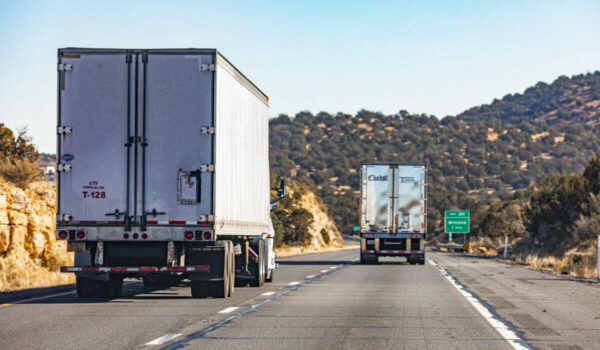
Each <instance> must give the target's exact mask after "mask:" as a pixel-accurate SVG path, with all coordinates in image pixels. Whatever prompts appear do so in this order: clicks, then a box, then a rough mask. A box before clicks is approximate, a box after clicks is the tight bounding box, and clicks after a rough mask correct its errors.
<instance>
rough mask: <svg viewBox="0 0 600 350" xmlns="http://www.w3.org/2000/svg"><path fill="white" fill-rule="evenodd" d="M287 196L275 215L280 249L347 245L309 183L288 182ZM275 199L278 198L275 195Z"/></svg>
mask: <svg viewBox="0 0 600 350" xmlns="http://www.w3.org/2000/svg"><path fill="white" fill-rule="evenodd" d="M286 191H287V193H286V195H285V197H284V198H282V199H281V200H279V201H278V202H277V206H276V207H275V209H274V210H273V212H272V214H271V219H272V221H273V228H274V229H275V231H276V235H275V243H276V246H277V247H281V246H284V245H285V246H291V245H298V244H300V245H302V246H304V242H306V245H307V246H309V247H310V248H312V249H313V250H315V249H316V250H318V249H322V248H325V247H329V246H339V245H343V244H344V240H343V238H342V235H341V233H340V231H339V230H338V229H337V227H336V224H335V222H334V221H333V219H332V218H331V216H330V215H329V213H328V212H327V208H326V206H325V205H324V204H323V201H322V200H321V199H320V198H319V197H318V196H316V195H315V193H314V192H313V190H312V189H311V188H310V186H308V185H307V184H305V183H302V182H299V181H293V180H292V181H288V183H287V185H286ZM273 199H274V196H273Z"/></svg>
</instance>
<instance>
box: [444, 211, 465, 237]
mask: <svg viewBox="0 0 600 350" xmlns="http://www.w3.org/2000/svg"><path fill="white" fill-rule="evenodd" d="M470 224H471V220H470V216H469V211H468V210H446V214H445V219H444V229H445V230H446V233H469V228H470V227H471V225H470Z"/></svg>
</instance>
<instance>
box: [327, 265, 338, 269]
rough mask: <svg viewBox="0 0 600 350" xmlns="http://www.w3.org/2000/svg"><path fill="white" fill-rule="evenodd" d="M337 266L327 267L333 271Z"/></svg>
mask: <svg viewBox="0 0 600 350" xmlns="http://www.w3.org/2000/svg"><path fill="white" fill-rule="evenodd" d="M336 267H337V266H329V268H330V269H335V268H336Z"/></svg>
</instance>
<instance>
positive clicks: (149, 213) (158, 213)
mask: <svg viewBox="0 0 600 350" xmlns="http://www.w3.org/2000/svg"><path fill="white" fill-rule="evenodd" d="M165 214H166V213H164V212H158V211H156V209H152V211H149V212H148V211H147V212H146V215H152V216H153V217H156V216H157V215H165Z"/></svg>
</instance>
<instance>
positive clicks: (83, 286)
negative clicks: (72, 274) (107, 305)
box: [75, 276, 96, 298]
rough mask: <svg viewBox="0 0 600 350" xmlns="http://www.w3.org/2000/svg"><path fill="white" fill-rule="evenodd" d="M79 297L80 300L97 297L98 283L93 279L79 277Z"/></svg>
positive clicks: (77, 282)
mask: <svg viewBox="0 0 600 350" xmlns="http://www.w3.org/2000/svg"><path fill="white" fill-rule="evenodd" d="M75 285H76V287H77V296H78V297H80V298H93V297H95V296H96V281H94V280H93V279H91V278H84V277H79V276H77V278H76V283H75Z"/></svg>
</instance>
